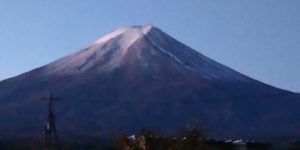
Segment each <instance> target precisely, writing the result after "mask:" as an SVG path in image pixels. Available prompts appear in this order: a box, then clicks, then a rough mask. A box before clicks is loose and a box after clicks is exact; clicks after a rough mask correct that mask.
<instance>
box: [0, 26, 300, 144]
mask: <svg viewBox="0 0 300 150" xmlns="http://www.w3.org/2000/svg"><path fill="white" fill-rule="evenodd" d="M49 91H53V92H54V94H55V95H56V96H59V97H61V98H62V99H63V100H62V101H59V102H56V103H55V113H56V121H57V127H58V132H59V134H60V136H62V137H70V136H73V137H75V136H79V137H80V136H111V135H115V134H116V133H117V132H118V131H119V129H122V130H123V131H125V132H126V133H128V134H130V133H134V132H137V131H139V130H140V129H142V128H147V129H152V130H154V131H160V132H161V133H165V134H168V133H176V132H179V131H180V130H182V129H185V128H194V127H196V128H201V129H204V130H206V132H207V135H209V136H212V137H215V138H255V139H259V138H278V137H295V136H299V135H300V131H299V126H300V114H299V112H298V111H299V109H300V96H299V95H298V94H295V93H292V92H288V91H285V90H280V89H277V88H274V87H271V86H269V85H266V84H263V83H261V82H259V81H256V80H253V79H251V78H249V77H246V76H244V75H242V74H240V73H238V72H236V71H234V70H232V69H230V68H228V67H226V66H224V65H222V64H219V63H217V62H215V61H213V60H211V59H209V58H207V57H205V56H204V55H202V54H200V53H199V52H197V51H195V50H193V49H191V48H189V47H188V46H186V45H184V44H182V43H180V42H178V41H176V40H175V39H173V38H172V37H170V36H168V35H167V34H165V33H164V32H162V31H161V30H159V29H157V28H155V27H153V26H132V27H128V28H120V29H118V30H116V31H114V32H112V33H110V34H108V35H107V36H105V37H103V38H101V39H99V40H97V41H96V42H95V43H93V44H92V45H90V46H88V47H87V48H85V49H83V50H80V51H79V52H77V53H75V54H73V55H70V56H67V57H64V58H61V59H59V60H57V61H54V62H53V63H50V64H48V65H45V66H43V67H40V68H38V69H35V70H32V71H30V72H27V73H24V74H22V75H19V76H17V77H13V78H10V79H7V80H4V81H2V82H0V136H1V137H42V136H43V129H44V125H45V123H46V121H47V102H45V101H43V100H42V97H43V96H45V95H47V94H48V92H49Z"/></svg>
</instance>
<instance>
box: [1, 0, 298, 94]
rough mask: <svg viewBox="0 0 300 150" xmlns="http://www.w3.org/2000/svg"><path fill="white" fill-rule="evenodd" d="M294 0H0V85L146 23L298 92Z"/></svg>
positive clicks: (284, 87)
mask: <svg viewBox="0 0 300 150" xmlns="http://www.w3.org/2000/svg"><path fill="white" fill-rule="evenodd" d="M299 11H300V1H299V0H243V1H242V0H189V1H183V0H151V1H150V0H84V1H83V0H51V1H50V0H43V1H41V0H1V1H0V52H1V53H0V54H1V55H0V80H3V79H6V78H9V77H12V76H16V75H18V74H20V73H23V72H26V71H29V70H31V69H34V68H36V67H39V66H42V65H45V64H47V63H49V62H51V61H53V60H56V59H58V58H60V57H62V56H65V55H67V54H70V53H73V52H75V51H77V50H78V49H80V48H83V47H85V46H87V45H88V44H90V43H92V42H94V41H95V40H96V39H98V38H100V37H102V36H103V35H105V34H107V33H109V32H111V31H113V30H114V29H116V28H118V27H121V26H129V25H145V24H152V25H154V26H156V27H158V28H161V29H162V30H163V31H165V32H167V33H168V34H170V35H171V36H173V37H175V38H176V39H178V40H179V41H181V42H183V43H185V44H187V45H189V46H191V47H192V48H194V49H196V50H198V51H199V52H201V53H202V54H204V55H206V56H208V57H210V58H212V59H214V60H216V61H218V62H220V63H223V64H225V65H227V66H229V67H231V68H233V69H235V70H237V71H239V72H241V73H243V74H246V75H248V76H250V77H252V78H255V79H257V80H260V81H262V82H265V83H268V84H271V85H273V86H276V87H279V88H283V89H288V90H291V91H295V92H300V59H299V58H300V12H299Z"/></svg>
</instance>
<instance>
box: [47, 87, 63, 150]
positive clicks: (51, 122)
mask: <svg viewBox="0 0 300 150" xmlns="http://www.w3.org/2000/svg"><path fill="white" fill-rule="evenodd" d="M43 100H47V101H48V122H47V124H46V125H45V141H46V146H47V149H48V150H49V149H50V148H51V147H52V143H51V142H52V135H53V136H54V140H55V141H54V142H55V145H56V148H57V149H60V145H59V141H58V135H57V130H56V125H55V116H54V112H53V101H58V100H61V98H58V97H54V96H53V95H52V92H50V93H49V95H48V96H46V97H44V98H43Z"/></svg>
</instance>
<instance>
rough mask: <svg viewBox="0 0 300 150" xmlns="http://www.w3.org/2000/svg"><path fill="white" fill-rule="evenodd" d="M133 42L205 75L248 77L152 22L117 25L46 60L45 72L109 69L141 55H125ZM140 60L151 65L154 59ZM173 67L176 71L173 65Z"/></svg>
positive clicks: (77, 72) (60, 72)
mask: <svg viewBox="0 0 300 150" xmlns="http://www.w3.org/2000/svg"><path fill="white" fill-rule="evenodd" d="M141 39H144V40H141ZM136 42H144V43H141V44H142V45H143V44H144V45H145V44H150V45H152V46H153V47H154V48H155V51H154V52H151V53H149V55H151V56H149V57H157V56H155V55H157V53H159V55H166V57H165V58H167V59H171V60H172V61H173V62H174V63H177V66H178V67H177V68H185V69H186V71H188V72H193V73H197V74H198V75H201V76H202V77H204V78H208V79H220V78H227V79H232V78H236V79H239V80H247V78H246V77H245V76H243V75H241V74H239V73H238V72H235V71H233V70H232V69H229V68H227V67H226V66H223V65H221V64H219V63H217V62H215V61H213V60H211V59H209V58H207V57H205V56H204V55H202V54H200V53H199V52H196V51H195V50H193V49H191V48H189V47H187V46H185V45H184V44H182V43H180V42H178V41H177V40H175V39H173V38H171V37H170V36H168V35H167V34H165V33H164V32H162V31H161V30H160V29H158V28H156V27H154V26H151V25H148V26H131V27H123V28H119V29H117V30H116V31H114V32H112V33H110V34H108V35H106V36H104V37H103V38H100V39H99V40H97V41H96V42H94V43H93V44H91V45H90V46H88V47H87V48H84V49H82V50H80V51H79V52H77V53H75V54H73V55H70V56H67V57H64V58H62V59H60V60H57V61H55V62H53V63H51V64H49V65H48V66H47V69H46V71H45V74H46V75H48V74H60V75H62V74H64V75H76V74H81V73H84V72H86V71H88V70H89V69H91V68H97V69H98V71H99V72H110V71H112V70H114V69H115V68H117V67H120V66H121V65H122V64H124V62H125V61H126V60H127V59H143V56H142V53H143V52H142V51H141V50H137V52H136V53H138V54H136V56H137V57H135V56H128V55H129V51H130V47H131V46H132V45H133V44H136ZM141 44H140V45H141ZM182 54H183V55H182ZM143 61H147V62H146V63H147V64H150V65H151V63H152V62H151V61H153V60H143ZM174 71H175V72H176V69H175V68H174Z"/></svg>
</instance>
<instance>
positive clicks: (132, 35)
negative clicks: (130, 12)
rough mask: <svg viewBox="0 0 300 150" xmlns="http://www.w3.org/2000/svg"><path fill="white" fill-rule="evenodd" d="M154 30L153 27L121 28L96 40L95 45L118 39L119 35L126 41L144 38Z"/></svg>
mask: <svg viewBox="0 0 300 150" xmlns="http://www.w3.org/2000/svg"><path fill="white" fill-rule="evenodd" d="M152 28H154V27H153V26H152V25H147V26H130V27H122V28H119V29H117V30H115V31H114V32H112V33H110V34H108V35H106V36H104V37H102V38H100V39H98V40H96V42H95V44H101V43H105V42H107V41H109V40H111V39H114V38H116V37H117V36H119V35H122V34H123V36H124V37H125V39H126V40H132V39H136V38H138V37H140V36H144V35H145V34H147V33H148V32H149V31H150V30H151V29H152Z"/></svg>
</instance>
